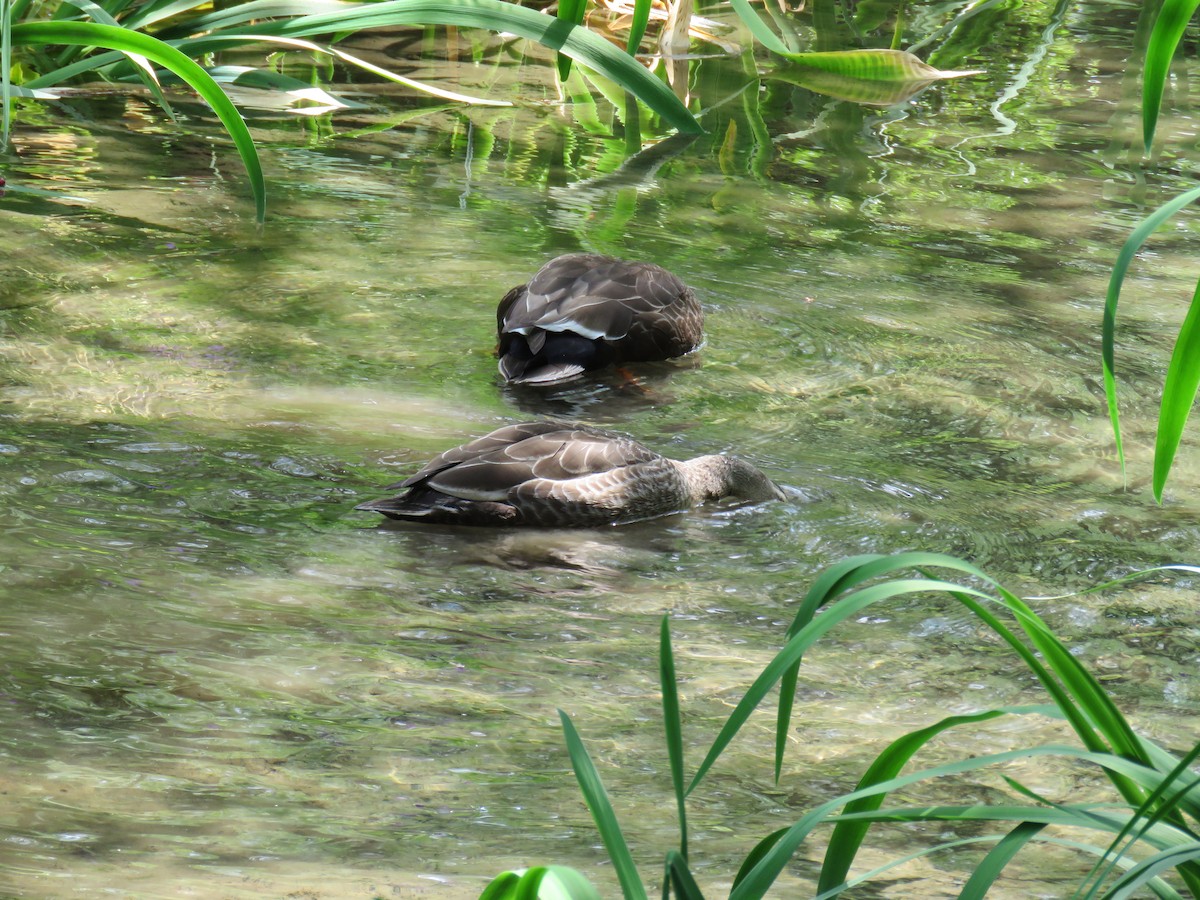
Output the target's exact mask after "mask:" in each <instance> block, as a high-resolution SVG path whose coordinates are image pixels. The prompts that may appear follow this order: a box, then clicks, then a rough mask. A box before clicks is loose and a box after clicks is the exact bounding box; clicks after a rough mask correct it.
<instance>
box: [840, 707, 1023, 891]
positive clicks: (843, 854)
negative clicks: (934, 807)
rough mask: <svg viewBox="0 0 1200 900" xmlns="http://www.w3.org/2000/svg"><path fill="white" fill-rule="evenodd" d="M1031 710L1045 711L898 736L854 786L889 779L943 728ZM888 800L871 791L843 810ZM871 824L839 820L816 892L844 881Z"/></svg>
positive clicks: (956, 720) (954, 719)
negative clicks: (867, 795) (871, 793)
mask: <svg viewBox="0 0 1200 900" xmlns="http://www.w3.org/2000/svg"><path fill="white" fill-rule="evenodd" d="M1030 712H1035V713H1037V712H1045V707H1038V706H1034V707H1013V708H1011V709H989V710H987V711H985V712H980V713H974V714H972V715H963V716H950V717H948V718H945V719H942V720H941V721H940V722H937V723H935V724H933V725H930V726H928V727H926V728H921V729H918V730H917V731H912V732H909V733H908V734H906V735H903V736H902V737H900V738H897V739H896V740H895V741H893V742H892V743H891V744H889V745H888V747H887V748H886V749H885V750H884V751H883V752H882V753H880V754H879V756H877V757H876V758H875V762H873V763H872V764H871V766H870V767H869V768H868V769H867V771H866V772H865V773H864V774H863V776H862V778H861V779H860V780H859V782H858V785H857V789H862V788H866V787H869V786H871V785H874V784H878V783H880V782H883V781H887V780H888V779H891V778H894V777H895V776H896V775H898V774H899V773H900V770H901V769H903V768H904V766H905V765H906V764H907V763H908V762H909V760H911V759H912V757H913V756H914V755H915V754H916V753H917V751H918V750H920V749H921V748H922V747H924V746H925V745H926V744H927V743H928V742H929V741H930V740H932V739H933V738H935V737H937V736H938V735H939V734H941V733H942V732H943V731H947V730H948V729H950V728H955V727H957V726H959V725H968V724H976V723H979V722H986V721H988V720H990V719H995V718H998V717H1000V716H1004V715H1008V714H1010V713H1016V714H1024V713H1030ZM885 799H887V797H886V795H885V794H874V795H872V796H869V797H864V798H862V799H861V800H856V801H854V802H853V803H850V804H847V806H846V812H847V813H855V812H863V811H866V810H872V809H878V808H879V807H880V806H882V805H883V802H884V800H885ZM869 827H870V823H869V822H866V821H863V820H849V821H844V822H839V823H838V824H837V826H835V827H834V829H833V834H832V835H831V836H830V838H829V845H828V846H827V847H826V850H825V860H824V862H823V863H822V864H821V874H820V876H819V879H818V882H817V890H818V891H827V890H830V889H832V888H835V887H837V886H838V885H839V884H841V883H842V882H844V881H845V880H846V874H847V873H848V872H849V871H850V865H851V863H852V862H853V861H854V857H855V856H856V855H857V854H858V851H859V848H860V847H861V846H862V842H863V839H864V838H865V837H866V835H867V829H868V828H869Z"/></svg>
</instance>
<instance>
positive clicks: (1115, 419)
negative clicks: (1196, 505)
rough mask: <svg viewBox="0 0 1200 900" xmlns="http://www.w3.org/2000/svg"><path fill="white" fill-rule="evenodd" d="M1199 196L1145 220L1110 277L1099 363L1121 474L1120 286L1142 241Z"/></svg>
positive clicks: (1190, 194)
mask: <svg viewBox="0 0 1200 900" xmlns="http://www.w3.org/2000/svg"><path fill="white" fill-rule="evenodd" d="M1197 199H1200V188H1192V189H1191V190H1190V191H1187V192H1186V193H1183V194H1180V195H1179V196H1178V197H1176V198H1175V199H1174V200H1170V201H1168V202H1167V203H1164V204H1163V205H1162V206H1160V207H1159V208H1158V209H1156V210H1155V211H1154V212H1152V213H1150V215H1148V216H1146V217H1145V218H1144V219H1142V221H1141V222H1139V223H1138V225H1137V227H1136V228H1134V229H1133V232H1132V233H1131V234H1130V235H1129V237H1128V238H1126V239H1125V243H1124V244H1123V245H1122V246H1121V250H1120V252H1119V253H1118V254H1117V261H1116V262H1115V263H1114V264H1113V270H1112V274H1111V275H1110V276H1109V278H1108V291H1107V292H1106V293H1105V296H1104V318H1103V321H1102V323H1101V334H1100V362H1101V366H1102V367H1103V369H1104V398H1105V401H1106V402H1107V404H1108V417H1109V421H1110V422H1111V423H1112V429H1113V437H1114V439H1115V441H1116V444H1117V459H1118V461H1119V462H1120V465H1121V472H1122V473H1124V471H1125V449H1124V446H1123V442H1122V440H1121V419H1120V415H1119V414H1118V412H1117V381H1116V363H1115V356H1116V354H1115V349H1114V348H1115V345H1116V331H1117V302H1118V301H1119V300H1120V299H1121V286H1122V285H1123V284H1124V283H1125V275H1126V273H1127V272H1128V271H1129V264H1130V263H1132V262H1133V257H1134V255H1135V254H1136V253H1137V252H1138V250H1140V249H1141V248H1142V244H1144V243H1146V239H1147V238H1149V237H1150V235H1151V234H1153V233H1154V232H1155V231H1157V230H1158V229H1159V227H1160V226H1161V225H1162V224H1163V223H1164V222H1166V220H1167V219H1169V218H1170V217H1171V216H1173V215H1175V213H1177V212H1179V210H1181V209H1183V208H1184V207H1185V206H1189V205H1191V204H1192V203H1194V202H1195V201H1196V200H1197ZM1168 468H1169V466H1168ZM1163 480H1164V483H1165V480H1166V473H1164V475H1163Z"/></svg>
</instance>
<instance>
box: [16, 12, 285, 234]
mask: <svg viewBox="0 0 1200 900" xmlns="http://www.w3.org/2000/svg"><path fill="white" fill-rule="evenodd" d="M12 32H13V41H14V43H16V44H21V45H47V44H49V45H53V44H85V45H88V46H95V47H105V48H107V49H110V50H119V51H121V52H122V53H139V54H141V55H142V56H144V57H146V58H147V59H151V60H153V61H154V62H156V63H158V64H159V65H160V66H162V67H163V68H165V69H169V70H170V71H172V72H174V73H175V74H176V75H178V76H179V77H180V78H182V79H183V80H184V81H186V82H187V83H188V84H189V85H190V86H191V87H192V89H193V90H195V91H196V93H197V94H199V95H200V96H201V97H202V98H203V99H204V100H205V101H206V102H207V103H208V105H209V106H211V107H212V109H213V112H215V113H216V114H217V117H218V118H219V119H220V120H221V123H222V124H223V125H224V126H225V130H226V131H228V132H229V136H230V138H231V139H232V140H233V144H234V146H235V147H236V148H237V151H238V155H239V156H241V158H242V164H243V165H244V166H245V167H246V174H247V176H248V177H249V179H250V189H251V191H252V193H253V194H254V206H255V212H256V215H257V218H258V221H259V222H262V221H263V219H264V218H265V217H266V210H267V188H266V181H265V180H264V178H263V173H262V165H261V163H260V162H259V159H258V150H257V149H256V148H255V146H254V139H253V138H252V137H251V136H250V130H249V129H248V128H247V127H246V123H245V121H243V119H242V117H241V115H240V114H239V113H238V111H237V107H235V106H234V105H233V103H232V102H231V101H230V100H229V98H228V97H226V96H225V92H224V91H222V90H221V88H220V86H219V85H218V84H217V83H216V82H215V81H213V80H212V78H211V77H209V75H208V73H207V72H205V71H204V70H203V69H202V68H200V66H198V65H197V64H196V63H195V62H193V61H192V60H190V59H188V57H187V56H185V55H184V54H183V53H181V52H179V51H178V50H176V49H175V48H174V47H171V46H169V45H167V44H164V43H163V42H162V41H160V40H158V39H157V38H153V37H150V36H148V35H145V34H139V33H137V32H131V31H128V30H127V29H124V28H118V27H114V26H112V25H98V24H96V23H94V22H25V23H23V24H20V25H16V26H14V27H13V30H12Z"/></svg>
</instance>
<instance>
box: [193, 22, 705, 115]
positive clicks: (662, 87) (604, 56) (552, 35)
mask: <svg viewBox="0 0 1200 900" xmlns="http://www.w3.org/2000/svg"><path fill="white" fill-rule="evenodd" d="M341 6H342V10H341V11H339V12H334V13H324V14H318V15H312V16H299V17H297V18H294V19H290V20H287V21H276V22H256V23H254V24H253V25H252V26H249V28H248V29H247V33H248V32H249V31H251V30H252V31H253V32H254V33H256V34H263V35H281V36H284V37H308V36H311V35H314V34H327V33H330V32H353V31H358V30H361V29H364V28H382V27H389V26H395V25H457V26H460V27H464V28H484V29H487V30H489V31H496V32H511V33H512V34H516V35H519V36H520V37H523V38H528V39H529V40H533V41H537V42H538V43H540V44H542V45H544V46H546V47H549V48H550V49H551V50H556V51H559V52H562V53H565V54H566V55H567V56H570V57H571V58H572V59H574V60H575V61H576V62H578V63H581V64H582V65H584V66H587V67H588V68H590V69H594V70H595V71H596V72H598V73H600V74H601V75H603V76H604V77H605V78H608V79H610V80H612V81H615V82H616V83H617V84H619V85H620V86H621V87H622V88H623V89H624V90H627V91H629V92H630V93H631V94H633V95H634V96H635V97H637V98H638V99H639V100H641V101H642V102H643V103H645V104H646V105H647V106H649V107H650V108H651V109H652V110H654V111H655V112H656V113H658V114H659V115H660V116H662V117H663V119H664V120H666V121H667V122H668V123H669V124H670V125H671V126H672V127H674V128H675V129H676V130H678V131H680V132H682V133H685V134H699V133H701V132H702V130H703V129H701V127H700V125H699V123H698V122H697V121H696V119H695V118H694V117H693V116H692V114H691V113H690V112H689V111H688V109H687V107H685V106H684V105H683V103H682V102H680V100H679V98H678V97H676V96H675V94H674V93H673V92H672V91H671V89H670V88H669V87H668V86H667V85H666V84H664V83H663V82H662V81H660V80H659V79H658V78H656V77H655V76H654V75H652V74H650V73H649V72H648V71H646V69H644V68H643V67H642V66H640V65H638V63H637V62H636V61H635V60H633V59H632V58H631V57H630V56H629V55H628V54H627V53H623V52H622V51H621V50H619V49H617V48H616V47H614V46H613V45H612V44H610V43H609V42H608V41H606V40H604V38H602V37H600V36H599V35H595V34H592V33H591V32H590V31H588V30H587V29H586V28H583V27H580V26H577V25H571V24H570V23H567V22H563V21H561V20H558V19H554V18H551V17H549V16H543V15H541V14H539V13H537V12H535V11H533V10H532V9H526V8H524V7H521V6H514V5H512V4H510V3H503V2H501V0H453V2H451V0H383V2H379V3H366V4H358V3H344V4H341ZM203 47H204V42H203V40H198V41H197V43H196V44H195V45H194V47H193V51H192V52H196V50H197V49H202V48H203Z"/></svg>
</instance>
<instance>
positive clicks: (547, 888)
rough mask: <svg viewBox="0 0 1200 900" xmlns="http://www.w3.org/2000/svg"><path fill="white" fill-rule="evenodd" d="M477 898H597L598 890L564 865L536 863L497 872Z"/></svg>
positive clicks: (527, 899)
mask: <svg viewBox="0 0 1200 900" xmlns="http://www.w3.org/2000/svg"><path fill="white" fill-rule="evenodd" d="M479 900H600V893H599V891H597V890H596V889H595V888H594V887H592V885H591V883H590V882H589V881H588V880H587V879H586V878H584V877H583V876H582V875H580V874H579V873H578V872H576V871H575V870H574V869H571V868H569V867H567V866H535V867H534V868H532V869H518V870H515V871H511V872H504V873H502V874H500V875H497V876H496V877H495V878H494V879H492V881H491V883H489V884H488V886H487V887H486V888H484V891H483V893H482V894H480V895H479Z"/></svg>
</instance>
